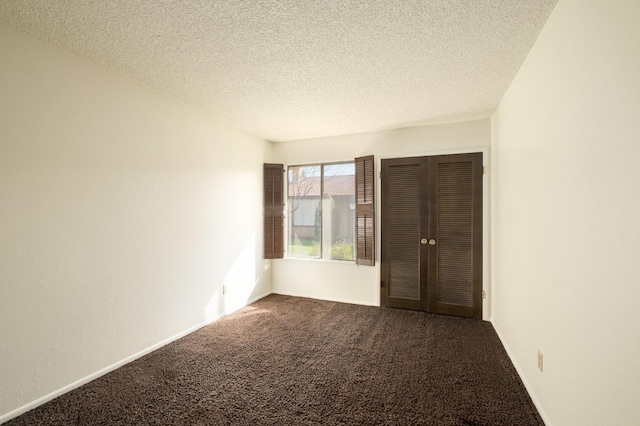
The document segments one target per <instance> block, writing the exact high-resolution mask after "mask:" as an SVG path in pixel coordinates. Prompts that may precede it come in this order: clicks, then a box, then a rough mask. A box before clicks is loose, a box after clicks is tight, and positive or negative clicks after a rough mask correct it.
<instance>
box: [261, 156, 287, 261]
mask: <svg viewBox="0 0 640 426" xmlns="http://www.w3.org/2000/svg"><path fill="white" fill-rule="evenodd" d="M283 179H284V166H283V165H282V164H265V165H264V258H265V259H282V257H283V256H284V241H283V239H284V238H283V236H284V232H283V225H284V192H283Z"/></svg>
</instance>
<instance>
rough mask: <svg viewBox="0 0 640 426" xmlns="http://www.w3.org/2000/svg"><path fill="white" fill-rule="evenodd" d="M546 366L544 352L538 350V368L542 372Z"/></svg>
mask: <svg viewBox="0 0 640 426" xmlns="http://www.w3.org/2000/svg"><path fill="white" fill-rule="evenodd" d="M543 367H544V358H543V355H542V352H540V350H538V370H540V372H541V373H542V372H543V371H544V370H543Z"/></svg>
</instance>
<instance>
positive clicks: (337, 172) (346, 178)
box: [322, 163, 355, 260]
mask: <svg viewBox="0 0 640 426" xmlns="http://www.w3.org/2000/svg"><path fill="white" fill-rule="evenodd" d="M322 167H323V168H324V171H323V175H324V186H323V187H324V194H323V197H322V257H323V258H324V259H335V260H353V259H354V253H353V240H354V233H355V224H354V220H355V165H354V163H342V164H329V165H324V166H322Z"/></svg>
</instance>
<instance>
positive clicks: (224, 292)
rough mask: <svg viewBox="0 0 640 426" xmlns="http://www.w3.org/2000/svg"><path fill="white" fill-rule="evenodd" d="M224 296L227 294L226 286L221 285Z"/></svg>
mask: <svg viewBox="0 0 640 426" xmlns="http://www.w3.org/2000/svg"><path fill="white" fill-rule="evenodd" d="M226 294H227V286H226V285H223V286H222V295H223V296H226Z"/></svg>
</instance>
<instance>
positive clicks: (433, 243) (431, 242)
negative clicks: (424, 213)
mask: <svg viewBox="0 0 640 426" xmlns="http://www.w3.org/2000/svg"><path fill="white" fill-rule="evenodd" d="M429 245H430V246H435V245H436V240H434V239H433V238H432V239H430V240H429Z"/></svg>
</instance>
